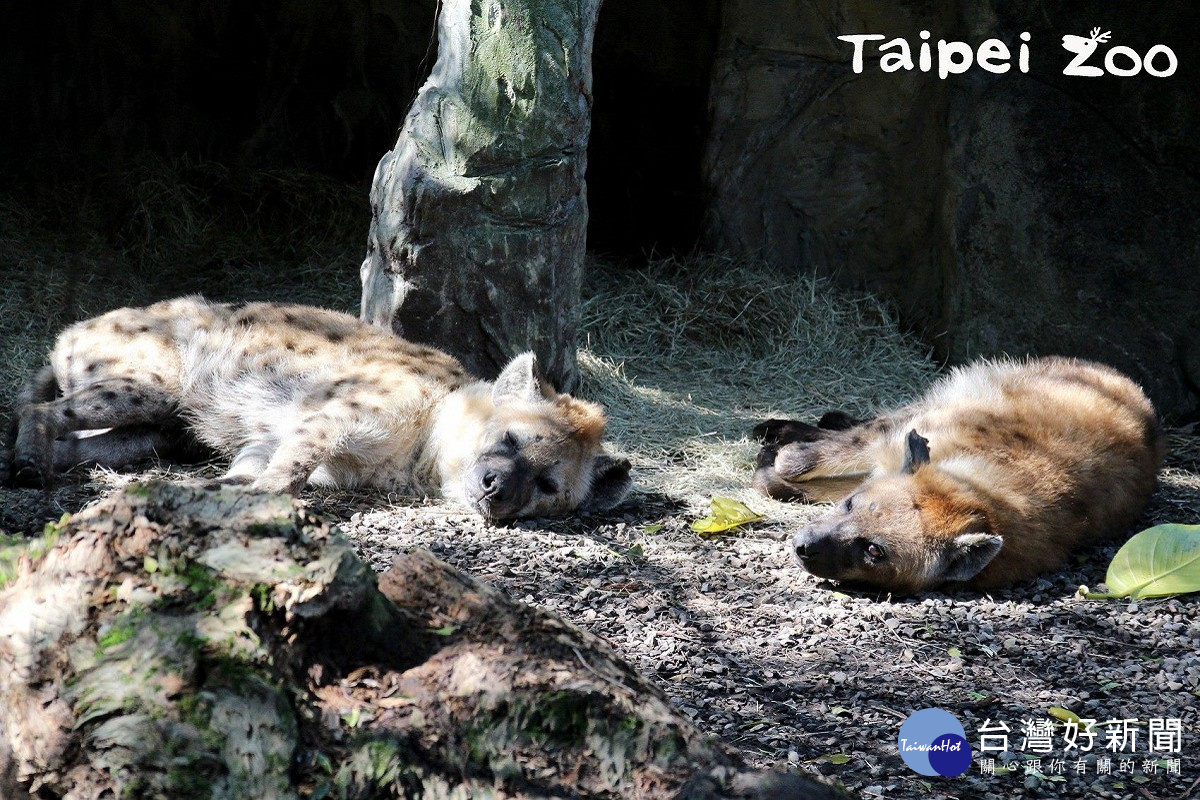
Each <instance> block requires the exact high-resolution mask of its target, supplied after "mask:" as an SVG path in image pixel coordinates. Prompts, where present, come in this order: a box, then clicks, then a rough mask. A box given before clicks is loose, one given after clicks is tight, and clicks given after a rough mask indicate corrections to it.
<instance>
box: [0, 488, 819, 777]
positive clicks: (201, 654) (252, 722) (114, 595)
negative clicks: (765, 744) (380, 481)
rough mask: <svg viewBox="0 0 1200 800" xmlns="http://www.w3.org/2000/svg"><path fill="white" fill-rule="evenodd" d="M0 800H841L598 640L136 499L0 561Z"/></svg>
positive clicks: (256, 518) (441, 575)
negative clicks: (749, 760) (709, 728)
mask: <svg viewBox="0 0 1200 800" xmlns="http://www.w3.org/2000/svg"><path fill="white" fill-rule="evenodd" d="M0 567H3V568H4V569H0V575H8V576H9V577H8V579H7V580H6V582H5V584H4V588H3V589H2V590H0V796H3V797H4V798H6V800H22V799H23V798H32V797H47V796H54V797H64V798H94V797H100V796H104V795H105V793H111V794H112V795H114V796H120V797H164V796H166V797H172V798H250V797H253V798H290V797H299V796H305V797H332V798H368V797H370V798H393V797H395V798H399V797H426V798H439V797H440V798H450V797H455V798H465V797H507V798H524V797H529V798H533V797H571V798H617V797H645V798H659V797H662V798H667V797H689V798H697V799H699V798H714V799H715V798H735V797H741V798H751V797H759V798H772V797H777V798H785V797H796V796H808V797H815V798H824V797H829V798H833V797H838V796H842V795H840V794H838V793H836V792H835V791H834V790H832V789H830V788H829V787H828V786H825V785H824V784H820V783H818V782H815V781H812V780H811V779H808V778H802V777H799V776H793V775H785V774H772V773H760V772H755V771H752V770H748V769H746V768H745V767H744V766H743V764H742V762H741V760H740V759H739V758H738V757H737V756H736V755H735V754H734V753H733V751H731V750H729V749H728V748H726V747H725V746H723V745H720V744H718V743H716V742H714V741H713V740H711V739H710V738H709V737H707V736H706V735H704V734H703V733H701V732H700V730H699V729H697V728H696V727H694V726H693V725H692V724H691V723H690V722H688V721H687V720H686V719H685V718H684V717H683V716H682V715H681V714H680V713H679V712H678V711H677V710H676V709H675V708H673V707H672V706H671V705H670V703H669V702H668V701H667V699H666V697H665V696H664V695H663V694H662V693H661V692H660V691H659V690H657V689H655V688H653V687H652V686H651V685H650V684H648V683H647V682H646V681H645V680H644V679H642V678H641V677H639V676H638V675H637V674H636V673H635V672H634V671H633V670H632V669H631V668H630V667H628V666H626V665H625V664H624V663H623V662H622V661H621V660H620V659H619V658H618V657H617V656H616V654H615V652H614V651H613V650H612V648H611V647H609V646H608V645H607V644H605V643H604V642H603V641H601V640H600V639H599V638H598V637H596V636H594V635H592V634H589V633H586V632H584V631H582V630H580V629H578V628H575V627H573V626H572V625H570V624H568V623H566V622H564V621H562V620H561V619H560V618H558V617H557V616H555V615H553V614H551V613H548V612H546V611H540V610H537V609H534V608H531V607H529V606H525V605H523V604H519V603H515V602H513V601H510V600H508V599H507V598H505V597H504V596H502V595H500V594H499V593H498V592H497V591H495V590H493V589H490V588H488V587H486V586H484V585H483V584H481V583H478V582H477V581H476V580H474V579H472V578H470V577H468V576H466V575H465V574H463V573H459V572H457V571H455V570H454V569H452V568H450V567H448V566H447V565H446V564H444V563H442V562H440V561H438V560H437V559H435V558H433V557H432V556H430V555H428V554H427V553H420V552H418V553H414V554H411V555H408V556H403V557H401V558H399V559H397V561H396V563H395V565H394V566H393V568H392V569H391V570H390V571H389V572H387V573H385V574H384V575H383V576H382V578H381V579H380V586H379V588H378V589H377V588H376V581H375V577H374V574H373V573H372V572H371V570H370V569H369V567H368V566H367V565H366V564H365V563H364V562H363V561H361V560H360V559H359V558H358V557H357V556H356V555H355V554H354V553H353V551H352V549H351V547H350V544H349V542H348V541H347V540H346V539H344V538H343V537H342V536H341V535H340V534H339V533H337V532H336V531H335V530H331V529H330V528H329V527H328V526H327V525H326V524H324V523H323V522H321V521H320V520H319V519H317V518H316V517H314V516H312V515H311V514H309V513H307V512H305V511H303V510H302V509H301V508H300V507H299V506H297V505H295V504H294V503H293V501H292V500H291V499H290V498H286V497H271V496H267V495H261V494H253V493H249V492H246V491H243V490H227V489H218V490H206V489H202V488H198V487H196V486H181V485H172V484H145V485H134V486H132V487H130V488H129V489H127V490H126V491H125V492H124V493H121V494H117V495H115V496H113V497H111V498H109V499H107V500H105V501H103V502H100V503H98V504H97V505H94V506H92V507H91V508H89V509H88V510H86V511H84V512H81V513H80V514H78V515H77V516H75V517H73V518H70V519H69V520H64V521H63V522H62V523H60V524H57V525H52V526H50V528H49V530H48V531H47V534H46V535H45V536H43V537H42V538H40V539H34V540H32V541H31V542H30V543H28V544H26V545H24V546H20V545H18V546H13V545H9V546H7V547H5V548H4V549H0Z"/></svg>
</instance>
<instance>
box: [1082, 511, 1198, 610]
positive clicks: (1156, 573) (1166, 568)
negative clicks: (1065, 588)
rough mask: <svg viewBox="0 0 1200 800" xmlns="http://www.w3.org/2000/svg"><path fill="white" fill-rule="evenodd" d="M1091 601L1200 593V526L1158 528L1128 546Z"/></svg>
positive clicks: (1166, 526)
mask: <svg viewBox="0 0 1200 800" xmlns="http://www.w3.org/2000/svg"><path fill="white" fill-rule="evenodd" d="M1104 582H1105V583H1107V584H1108V592H1107V593H1091V594H1088V597H1089V598H1093V599H1095V598H1109V597H1132V598H1134V599H1137V598H1141V597H1163V596H1166V595H1172V594H1187V593H1189V592H1200V525H1155V526H1154V527H1153V528H1147V529H1146V530H1144V531H1142V532H1141V533H1139V534H1137V535H1136V536H1134V537H1133V538H1132V539H1130V540H1129V541H1128V542H1126V543H1125V544H1124V545H1123V546H1122V547H1121V549H1120V550H1118V551H1117V554H1116V555H1115V556H1113V560H1112V563H1111V564H1109V565H1108V574H1107V575H1106V576H1105V578H1104Z"/></svg>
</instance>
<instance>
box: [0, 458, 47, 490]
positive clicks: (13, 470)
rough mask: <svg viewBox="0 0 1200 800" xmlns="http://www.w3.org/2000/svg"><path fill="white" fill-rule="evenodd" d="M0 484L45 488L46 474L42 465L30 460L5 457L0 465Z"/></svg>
mask: <svg viewBox="0 0 1200 800" xmlns="http://www.w3.org/2000/svg"><path fill="white" fill-rule="evenodd" d="M0 484H5V485H11V486H35V487H40V486H45V485H46V472H45V471H44V470H43V468H42V465H41V464H38V463H37V462H35V461H33V460H31V459H28V458H21V457H19V456H18V457H16V458H9V457H7V456H5V457H4V462H3V463H0Z"/></svg>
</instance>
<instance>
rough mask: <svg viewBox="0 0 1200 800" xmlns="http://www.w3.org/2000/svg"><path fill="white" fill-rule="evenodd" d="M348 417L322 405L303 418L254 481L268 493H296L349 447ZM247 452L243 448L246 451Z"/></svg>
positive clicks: (257, 486)
mask: <svg viewBox="0 0 1200 800" xmlns="http://www.w3.org/2000/svg"><path fill="white" fill-rule="evenodd" d="M346 430H347V420H344V419H339V417H338V415H337V414H336V412H335V411H334V410H333V409H330V408H323V409H321V410H319V411H315V412H313V413H311V414H309V415H307V416H306V417H304V418H302V419H301V420H300V423H299V424H298V425H297V426H296V428H295V430H293V431H292V432H291V434H290V435H288V436H286V437H284V439H283V440H282V441H281V442H280V443H279V446H278V447H277V448H275V451H274V452H273V453H272V454H271V457H270V461H269V462H268V463H267V465H266V467H265V468H264V469H263V470H262V472H261V473H260V474H259V475H258V477H257V478H256V479H255V480H254V483H253V484H252V486H253V488H255V489H259V490H261V491H265V492H287V493H290V494H296V493H297V492H299V491H300V490H301V489H303V488H304V485H305V484H306V483H307V482H308V479H309V477H310V476H311V475H312V474H313V472H314V471H315V470H316V469H317V467H319V466H321V465H322V464H325V463H327V462H329V461H331V460H332V459H333V458H334V457H335V456H336V455H337V454H338V452H340V451H341V450H342V449H344V448H345V446H346V437H345V436H344V435H343V432H344V431H346ZM245 452H246V451H243V453H245Z"/></svg>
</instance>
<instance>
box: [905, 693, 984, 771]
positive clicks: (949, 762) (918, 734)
mask: <svg viewBox="0 0 1200 800" xmlns="http://www.w3.org/2000/svg"><path fill="white" fill-rule="evenodd" d="M896 744H897V746H898V747H899V748H900V757H901V758H903V759H904V763H905V764H907V765H908V768H909V769H911V770H912V771H914V772H919V773H920V774H922V775H941V776H943V777H946V778H953V777H955V776H957V775H962V774H963V773H964V772H966V771H967V768H968V767H970V766H971V745H970V744H968V743H967V735H966V731H964V730H963V726H962V723H960V722H959V721H958V720H957V719H955V718H954V715H953V714H951V713H950V712H949V711H943V710H942V709H940V708H923V709H921V710H920V711H915V712H913V714H912V715H911V716H910V717H909V718H908V719H906V720H905V721H904V724H903V725H901V726H900V735H899V736H898V737H897V738H896Z"/></svg>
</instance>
